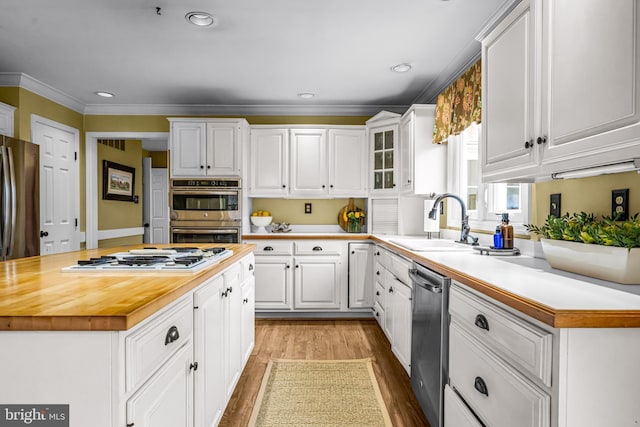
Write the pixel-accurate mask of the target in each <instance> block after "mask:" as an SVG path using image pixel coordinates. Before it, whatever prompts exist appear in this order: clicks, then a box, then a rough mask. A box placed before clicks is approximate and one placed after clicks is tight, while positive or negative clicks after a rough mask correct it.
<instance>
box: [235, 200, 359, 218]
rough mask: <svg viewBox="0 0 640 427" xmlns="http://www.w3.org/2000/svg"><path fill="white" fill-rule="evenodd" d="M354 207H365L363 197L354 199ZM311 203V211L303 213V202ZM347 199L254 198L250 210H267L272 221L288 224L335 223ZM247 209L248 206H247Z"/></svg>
mask: <svg viewBox="0 0 640 427" xmlns="http://www.w3.org/2000/svg"><path fill="white" fill-rule="evenodd" d="M354 202H355V205H356V207H359V208H361V209H365V199H354ZM305 203H311V213H310V214H305V213H304V204H305ZM348 204H349V199H328V200H325V199H267V198H255V199H253V204H252V207H251V211H252V212H253V211H257V210H263V211H269V212H270V213H271V216H273V222H276V223H281V222H286V223H288V224H320V225H325V224H337V223H338V212H339V211H340V209H342V208H343V207H345V206H347V205H348ZM247 209H249V208H247Z"/></svg>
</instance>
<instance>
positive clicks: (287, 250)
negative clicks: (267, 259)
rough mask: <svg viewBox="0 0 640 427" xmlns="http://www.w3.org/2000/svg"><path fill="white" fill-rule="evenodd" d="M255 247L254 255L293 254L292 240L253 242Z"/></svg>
mask: <svg viewBox="0 0 640 427" xmlns="http://www.w3.org/2000/svg"><path fill="white" fill-rule="evenodd" d="M254 243H255V244H256V248H255V250H254V251H253V253H254V254H255V255H293V243H292V242H285V241H282V242H260V241H258V242H254Z"/></svg>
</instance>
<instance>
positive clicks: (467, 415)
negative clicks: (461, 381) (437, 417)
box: [444, 384, 482, 427]
mask: <svg viewBox="0 0 640 427" xmlns="http://www.w3.org/2000/svg"><path fill="white" fill-rule="evenodd" d="M444 413H445V414H446V416H445V417H444V427H482V424H480V422H479V421H478V419H477V418H476V417H475V415H473V412H471V411H470V410H469V408H468V407H467V405H465V403H464V401H463V400H462V399H460V396H458V395H457V394H456V392H455V391H453V389H452V388H451V386H449V385H448V384H447V385H446V386H445V387H444Z"/></svg>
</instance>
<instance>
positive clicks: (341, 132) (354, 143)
mask: <svg viewBox="0 0 640 427" xmlns="http://www.w3.org/2000/svg"><path fill="white" fill-rule="evenodd" d="M367 150H368V148H367V141H366V137H365V133H364V127H362V126H344V127H328V126H318V127H287V128H276V127H271V126H252V127H251V138H250V148H249V165H250V170H249V181H250V184H249V191H248V194H249V196H251V197H294V198H295V197H313V198H327V197H337V196H343V197H366V195H367V167H368V166H367V165H368V163H367V158H368V152H367Z"/></svg>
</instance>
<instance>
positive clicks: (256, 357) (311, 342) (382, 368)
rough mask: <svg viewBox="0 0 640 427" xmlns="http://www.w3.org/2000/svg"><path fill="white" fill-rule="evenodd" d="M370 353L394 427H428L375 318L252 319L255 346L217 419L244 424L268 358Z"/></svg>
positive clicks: (228, 425) (227, 425) (232, 425)
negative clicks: (224, 409) (254, 328)
mask: <svg viewBox="0 0 640 427" xmlns="http://www.w3.org/2000/svg"><path fill="white" fill-rule="evenodd" d="M365 357H370V358H371V359H372V361H373V368H374V371H375V374H376V378H377V380H378V384H379V386H380V391H381V392H382V396H383V398H384V401H385V404H386V405H387V409H388V411H389V415H390V417H391V421H392V422H393V425H394V426H396V427H412V426H415V427H429V424H428V423H427V420H426V419H425V417H424V414H423V413H422V410H421V409H420V406H419V404H418V402H417V400H416V398H415V396H414V394H413V391H412V389H411V384H410V382H409V376H408V375H407V373H406V371H405V370H404V369H403V368H402V366H401V365H400V363H399V362H398V361H397V360H396V358H395V356H394V355H393V353H392V352H391V347H390V344H389V341H388V340H387V338H386V336H385V335H384V332H382V330H381V329H380V327H379V326H378V324H377V323H376V321H375V320H297V319H296V320H271V319H257V320H256V344H255V348H254V350H253V353H252V355H251V357H250V358H249V361H248V363H247V366H246V367H245V369H244V371H243V373H242V376H241V377H240V380H239V382H238V385H237V386H236V389H235V391H234V393H233V396H232V397H231V400H230V402H229V405H228V406H227V410H226V411H225V413H224V416H223V417H222V420H221V422H220V426H221V427H242V426H246V425H247V423H248V422H249V418H250V416H251V410H252V408H253V405H254V403H255V399H256V395H257V394H258V390H259V388H260V384H261V382H262V377H263V374H264V372H265V370H266V368H267V363H268V361H269V359H270V358H276V359H277V358H281V359H318V360H322V359H362V358H365Z"/></svg>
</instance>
